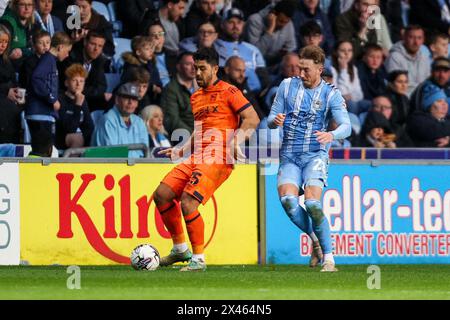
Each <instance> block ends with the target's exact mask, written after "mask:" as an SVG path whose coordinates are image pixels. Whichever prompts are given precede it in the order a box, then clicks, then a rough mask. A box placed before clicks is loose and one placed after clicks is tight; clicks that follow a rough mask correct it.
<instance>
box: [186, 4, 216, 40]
mask: <svg viewBox="0 0 450 320" xmlns="http://www.w3.org/2000/svg"><path fill="white" fill-rule="evenodd" d="M184 21H185V24H186V28H185V31H186V32H185V35H184V37H185V38H187V37H193V36H195V35H197V31H198V28H199V27H200V25H202V24H203V23H205V22H211V23H212V24H213V25H214V26H215V27H216V30H218V29H219V27H220V16H219V15H218V14H217V13H216V0H195V1H194V3H193V4H192V5H191V8H190V9H189V13H188V14H187V16H186V18H185V19H184Z"/></svg>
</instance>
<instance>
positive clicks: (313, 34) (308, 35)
mask: <svg viewBox="0 0 450 320" xmlns="http://www.w3.org/2000/svg"><path fill="white" fill-rule="evenodd" d="M299 34H300V45H302V46H303V47H305V46H317V47H321V48H322V49H324V48H323V47H324V46H323V44H324V42H323V33H322V27H321V26H320V25H319V24H318V23H317V22H316V21H314V20H310V21H308V22H305V23H304V24H302V26H301V27H300V31H299ZM324 51H325V49H324ZM324 67H325V69H330V68H331V61H330V59H329V58H327V57H325V64H324Z"/></svg>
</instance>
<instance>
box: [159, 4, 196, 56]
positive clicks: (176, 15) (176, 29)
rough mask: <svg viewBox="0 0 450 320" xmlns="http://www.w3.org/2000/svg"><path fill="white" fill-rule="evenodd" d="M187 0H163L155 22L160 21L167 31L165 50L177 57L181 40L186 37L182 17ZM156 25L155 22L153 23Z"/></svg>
mask: <svg viewBox="0 0 450 320" xmlns="http://www.w3.org/2000/svg"><path fill="white" fill-rule="evenodd" d="M187 2H188V1H187V0H163V1H162V3H163V6H162V7H161V9H159V11H158V13H157V16H156V17H155V19H154V21H156V20H158V21H160V23H161V25H162V26H163V28H164V30H165V41H164V49H165V50H166V52H167V54H169V55H172V56H175V57H176V56H177V54H178V51H179V44H180V40H181V39H183V38H184V37H185V36H184V35H185V27H184V23H185V22H184V21H183V19H182V15H183V13H184V10H185V8H186V3H187ZM153 23H154V22H153Z"/></svg>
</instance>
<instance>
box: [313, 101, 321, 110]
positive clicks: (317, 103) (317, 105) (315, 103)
mask: <svg viewBox="0 0 450 320" xmlns="http://www.w3.org/2000/svg"><path fill="white" fill-rule="evenodd" d="M321 107H322V101H320V100H314V101H313V108H314V110H320V108H321Z"/></svg>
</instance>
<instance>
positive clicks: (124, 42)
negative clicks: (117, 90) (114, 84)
mask: <svg viewBox="0 0 450 320" xmlns="http://www.w3.org/2000/svg"><path fill="white" fill-rule="evenodd" d="M114 46H115V49H116V53H115V54H114V58H113V59H114V69H115V71H116V72H118V73H120V71H121V70H120V69H121V67H122V66H123V61H122V53H124V52H127V51H131V40H130V39H127V38H114Z"/></svg>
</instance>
